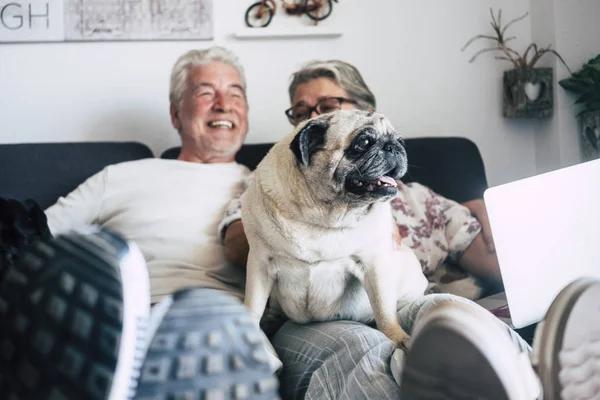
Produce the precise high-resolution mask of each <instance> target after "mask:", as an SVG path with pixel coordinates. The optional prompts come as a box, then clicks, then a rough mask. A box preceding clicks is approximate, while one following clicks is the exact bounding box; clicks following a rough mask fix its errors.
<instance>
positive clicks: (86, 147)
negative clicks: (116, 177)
mask: <svg viewBox="0 0 600 400" xmlns="http://www.w3.org/2000/svg"><path fill="white" fill-rule="evenodd" d="M152 157H154V154H152V151H151V150H150V149H149V148H148V146H146V145H144V144H142V143H138V142H77V143H22V144H3V145H0V197H8V198H13V199H17V200H25V199H33V200H35V201H36V202H37V203H38V204H39V205H40V207H41V208H42V209H46V208H47V207H49V206H51V205H52V204H54V203H55V202H56V200H58V198H59V197H60V196H65V195H67V194H69V192H71V191H72V190H73V189H75V188H76V187H77V186H79V184H81V183H82V182H83V181H85V180H86V179H87V178H89V177H90V176H92V175H94V174H95V173H96V172H99V171H101V170H102V169H103V168H104V167H105V166H107V165H110V164H116V163H119V162H123V161H131V160H139V159H142V158H152Z"/></svg>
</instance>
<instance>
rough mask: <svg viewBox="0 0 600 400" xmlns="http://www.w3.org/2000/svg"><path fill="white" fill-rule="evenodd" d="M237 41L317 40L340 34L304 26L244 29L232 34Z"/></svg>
mask: <svg viewBox="0 0 600 400" xmlns="http://www.w3.org/2000/svg"><path fill="white" fill-rule="evenodd" d="M234 36H235V37H236V38H237V39H272V38H311V37H314V38H318V37H323V38H325V37H330V38H333V37H339V36H342V32H341V31H339V30H334V29H331V28H321V27H318V26H314V27H313V26H305V27H297V28H293V29H290V28H285V29H284V28H271V27H266V28H244V29H241V30H239V31H237V32H235V33H234Z"/></svg>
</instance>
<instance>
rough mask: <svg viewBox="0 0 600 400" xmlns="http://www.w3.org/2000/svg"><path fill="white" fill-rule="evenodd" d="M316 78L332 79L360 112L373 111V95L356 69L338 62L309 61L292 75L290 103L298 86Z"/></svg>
mask: <svg viewBox="0 0 600 400" xmlns="http://www.w3.org/2000/svg"><path fill="white" fill-rule="evenodd" d="M318 78H329V79H332V80H333V81H334V82H335V83H336V84H337V85H338V86H340V87H341V88H342V89H344V90H345V91H346V93H348V96H349V97H350V98H352V99H353V100H355V101H356V102H357V106H358V108H360V109H362V110H368V109H371V110H373V111H374V110H375V104H376V102H375V95H373V92H371V90H370V89H369V87H368V86H367V84H366V83H365V81H364V80H363V78H362V76H361V75H360V72H358V69H356V67H354V66H353V65H352V64H348V63H347V62H344V61H340V60H328V61H310V62H309V63H307V64H305V65H304V66H303V67H302V68H300V70H298V71H297V72H295V73H294V74H293V75H292V78H291V82H290V86H289V89H288V92H289V95H290V103H291V102H293V98H294V94H295V93H296V90H297V89H298V86H299V85H301V84H303V83H308V82H310V81H312V80H315V79H318Z"/></svg>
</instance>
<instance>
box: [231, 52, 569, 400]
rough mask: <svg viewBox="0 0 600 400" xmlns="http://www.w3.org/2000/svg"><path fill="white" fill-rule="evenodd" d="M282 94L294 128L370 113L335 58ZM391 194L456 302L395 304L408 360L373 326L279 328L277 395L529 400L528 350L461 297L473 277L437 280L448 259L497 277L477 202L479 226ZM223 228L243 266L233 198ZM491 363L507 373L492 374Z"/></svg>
mask: <svg viewBox="0 0 600 400" xmlns="http://www.w3.org/2000/svg"><path fill="white" fill-rule="evenodd" d="M289 96H290V101H291V107H290V108H289V109H287V110H286V112H285V113H286V115H287V116H288V118H289V120H290V122H291V123H292V124H293V125H297V124H298V123H300V122H302V121H304V120H306V119H309V118H311V117H314V116H315V115H318V114H323V113H328V112H333V111H336V110H340V109H352V108H358V109H363V110H373V111H374V110H375V109H376V107H375V106H376V102H375V96H374V95H373V93H372V92H371V91H370V90H369V88H368V87H367V85H366V83H365V82H364V80H363V79H362V77H361V75H360V73H359V72H358V70H357V69H356V68H355V67H353V66H352V65H350V64H348V63H345V62H342V61H337V60H332V61H323V62H320V61H318V62H311V63H309V64H307V65H305V66H304V67H303V68H302V69H300V70H299V71H298V72H296V73H294V74H293V75H292V80H291V83H290V86H289ZM398 189H399V190H398V195H397V197H396V198H395V199H394V200H393V203H392V204H393V214H394V218H395V219H396V222H397V225H398V232H395V233H394V234H395V235H396V236H398V237H402V238H403V240H404V241H405V243H407V244H408V246H409V247H411V248H412V249H413V250H414V252H415V253H416V255H417V257H418V258H419V259H420V261H421V265H422V266H423V270H424V272H425V274H426V276H427V277H428V278H429V281H430V287H429V289H428V291H429V292H440V291H446V292H451V291H454V293H456V294H460V295H462V296H456V295H453V294H447V293H444V294H427V295H425V296H424V297H423V298H422V299H421V300H419V301H417V302H412V303H406V304H398V310H397V315H398V319H399V321H400V323H401V325H402V327H403V328H404V329H405V330H406V331H407V332H409V334H414V333H415V332H414V331H413V328H415V327H417V330H419V325H420V328H421V329H420V330H421V334H420V335H418V334H417V335H415V336H413V341H412V347H411V352H410V353H409V356H408V358H407V359H406V364H405V363H404V355H403V353H401V351H400V350H396V348H395V343H392V342H391V341H390V340H389V339H388V338H387V337H385V336H384V335H383V334H382V333H381V332H379V331H377V330H376V329H374V328H373V327H370V326H367V325H363V324H360V323H356V322H351V321H332V322H325V323H313V324H308V325H298V324H295V323H292V322H286V323H285V324H284V325H283V326H282V327H281V328H280V329H279V330H278V331H277V333H276V334H275V335H274V337H273V345H274V347H275V348H276V350H277V353H278V354H279V356H280V357H281V360H282V362H283V364H284V368H283V372H282V376H281V383H282V396H283V398H286V399H302V398H310V399H342V398H343V399H357V398H364V399H383V398H399V397H400V395H402V396H403V398H408V399H412V398H433V397H436V398H437V395H441V394H443V395H444V396H446V397H448V398H453V397H455V396H453V395H452V393H453V392H452V390H454V388H456V390H457V392H456V393H458V394H461V395H464V396H466V397H473V398H511V399H513V398H519V399H525V398H531V399H533V398H536V396H535V394H534V393H532V390H533V391H534V392H535V390H536V389H537V388H539V385H538V380H537V378H536V377H535V375H534V373H533V370H532V367H531V366H530V365H528V364H527V363H523V362H521V361H520V360H522V359H523V357H522V356H523V354H527V353H528V352H529V351H530V347H529V346H528V344H527V343H525V342H524V341H523V340H522V339H521V338H520V337H519V336H518V335H517V334H516V333H515V332H514V331H512V330H511V329H510V328H509V327H508V326H506V325H504V324H503V323H502V322H500V320H498V319H496V318H495V317H493V316H492V315H491V314H490V313H488V312H487V311H485V310H484V309H482V308H481V307H479V306H478V305H476V304H475V303H472V302H471V301H469V300H468V299H466V298H465V297H471V298H475V297H477V296H478V295H479V290H478V287H477V285H476V284H475V282H474V281H473V279H463V280H462V281H461V282H462V283H461V284H460V285H454V286H450V287H445V286H444V285H443V284H442V283H441V282H440V276H443V275H445V274H446V273H447V271H448V270H447V266H446V265H445V261H446V260H450V261H452V262H453V264H456V265H458V267H459V268H461V269H462V270H463V271H464V272H465V273H466V274H468V275H469V276H477V277H479V278H482V279H487V280H490V281H493V282H499V281H500V273H499V269H498V261H497V259H496V256H495V254H494V252H493V249H492V250H490V246H486V241H485V240H484V237H483V236H484V235H483V234H482V233H481V225H480V223H481V224H482V225H483V226H487V218H486V215H485V207H484V206H483V201H482V200H474V201H473V202H470V203H469V204H467V206H470V207H471V208H472V209H473V210H475V212H474V214H476V215H477V216H478V218H480V220H479V222H478V221H477V219H475V218H474V217H473V216H472V215H471V211H469V209H468V208H467V207H465V206H463V205H460V204H458V203H456V202H454V201H452V200H449V199H446V198H443V197H442V196H439V195H438V194H436V193H434V192H432V191H431V190H429V189H428V188H426V187H424V186H422V185H419V184H417V183H411V184H406V185H405V184H402V183H399V185H398ZM221 227H222V231H221V233H222V237H223V240H224V243H225V253H226V256H227V258H228V259H229V260H230V261H231V262H233V263H236V264H238V265H241V266H244V265H245V263H246V260H247V255H248V243H247V240H246V237H245V235H244V231H243V225H242V222H241V220H240V212H239V200H234V202H232V204H231V205H230V207H229V209H228V211H227V216H226V218H225V219H224V221H223V223H222V225H221ZM488 243H489V241H488ZM565 313H566V314H568V311H565ZM481 349H487V350H485V351H482V350H481ZM490 350H493V351H492V352H491V353H490V352H489V351H490ZM474 360H475V361H474ZM491 360H493V361H491ZM499 363H500V364H502V365H503V366H504V367H505V368H498V365H500V364H499ZM404 367H406V368H405V371H404V373H403V372H402V371H403V368H404ZM473 376H476V377H477V378H478V379H473ZM401 382H402V385H400V383H401ZM477 382H479V383H477ZM503 382H504V383H503ZM506 382H511V385H510V387H507V385H505V383H506ZM449 386H452V387H453V388H452V390H450V389H448V387H449ZM532 388H533V389H532ZM424 390H425V391H424ZM456 393H455V394H456Z"/></svg>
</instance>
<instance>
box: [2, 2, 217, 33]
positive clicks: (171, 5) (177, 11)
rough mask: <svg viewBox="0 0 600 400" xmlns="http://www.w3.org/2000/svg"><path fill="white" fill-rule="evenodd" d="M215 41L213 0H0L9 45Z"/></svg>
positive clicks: (3, 27) (3, 26)
mask: <svg viewBox="0 0 600 400" xmlns="http://www.w3.org/2000/svg"><path fill="white" fill-rule="evenodd" d="M212 38H213V15H212V0H28V1H22V0H0V42H5V43H6V42H46V41H47V42H56V41H66V42H73V41H115V40H210V39H212Z"/></svg>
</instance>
